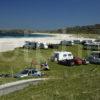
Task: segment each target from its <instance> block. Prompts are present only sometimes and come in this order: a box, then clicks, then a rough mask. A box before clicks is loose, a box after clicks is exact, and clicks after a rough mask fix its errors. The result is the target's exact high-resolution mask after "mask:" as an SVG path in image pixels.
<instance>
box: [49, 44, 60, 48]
mask: <svg viewBox="0 0 100 100" xmlns="http://www.w3.org/2000/svg"><path fill="white" fill-rule="evenodd" d="M48 48H51V49H58V48H59V44H49V45H48Z"/></svg>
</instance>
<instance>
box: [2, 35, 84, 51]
mask: <svg viewBox="0 0 100 100" xmlns="http://www.w3.org/2000/svg"><path fill="white" fill-rule="evenodd" d="M37 34H39V33H37ZM40 34H44V33H40ZM47 34H48V33H47ZM49 35H50V34H49ZM51 35H53V37H41V38H40V37H39V38H34V37H31V38H24V37H23V38H0V52H5V51H9V50H14V48H16V47H22V46H23V44H25V41H35V42H45V43H55V44H56V43H60V41H62V40H75V39H80V40H83V39H85V38H83V37H81V38H79V37H75V36H72V35H69V34H51Z"/></svg>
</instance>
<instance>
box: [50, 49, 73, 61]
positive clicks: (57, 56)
mask: <svg viewBox="0 0 100 100" xmlns="http://www.w3.org/2000/svg"><path fill="white" fill-rule="evenodd" d="M73 58H74V57H73V54H72V53H71V52H67V51H56V52H54V53H53V56H52V57H51V60H52V61H62V60H66V59H67V60H71V59H73Z"/></svg>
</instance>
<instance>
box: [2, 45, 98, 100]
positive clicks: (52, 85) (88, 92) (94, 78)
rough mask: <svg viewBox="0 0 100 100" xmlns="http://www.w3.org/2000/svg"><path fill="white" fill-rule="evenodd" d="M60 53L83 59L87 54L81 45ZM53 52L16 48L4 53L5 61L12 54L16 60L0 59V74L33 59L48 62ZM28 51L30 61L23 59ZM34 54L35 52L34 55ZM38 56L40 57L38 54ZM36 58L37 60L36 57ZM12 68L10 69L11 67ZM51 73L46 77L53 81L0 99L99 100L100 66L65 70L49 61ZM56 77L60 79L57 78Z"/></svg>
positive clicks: (21, 66) (64, 48)
mask: <svg viewBox="0 0 100 100" xmlns="http://www.w3.org/2000/svg"><path fill="white" fill-rule="evenodd" d="M59 50H67V51H72V52H73V54H74V55H76V56H77V55H78V56H80V57H85V56H86V55H88V53H89V52H90V51H88V52H87V51H84V50H82V47H81V46H73V47H67V48H66V47H60V48H59ZM53 51H54V50H50V49H49V50H41V51H39V50H38V51H35V50H34V51H33V50H29V51H27V50H23V49H16V50H15V51H13V52H7V53H4V54H3V55H5V56H6V57H7V58H11V57H13V55H14V52H17V53H16V54H17V57H16V58H15V59H14V60H13V61H10V62H9V61H8V62H7V61H2V60H1V59H0V66H2V67H0V72H11V69H12V68H13V70H14V73H15V72H17V71H19V70H21V69H22V68H24V67H25V66H27V65H29V64H30V62H31V60H32V59H36V58H37V60H38V61H42V60H45V59H48V58H49V57H50V55H51V54H52V52H53ZM27 52H28V57H27V56H26V58H28V61H29V62H25V61H24V60H23V59H24V58H25V57H24V54H25V53H27ZM36 52H37V53H36ZM39 54H41V56H40V55H39ZM36 55H38V57H37V56H36ZM11 66H13V67H12V68H11ZM49 66H50V68H51V70H50V71H49V72H47V74H48V75H49V77H55V78H56V80H50V81H47V82H42V83H40V84H39V85H37V86H32V85H30V86H29V87H27V88H25V89H24V90H20V91H17V92H15V93H12V94H9V95H6V96H2V97H0V100H18V99H19V100H99V99H100V85H99V84H100V67H99V65H91V64H90V65H81V66H75V67H66V66H63V65H58V64H57V63H55V62H49ZM58 78H59V79H58ZM12 80H15V79H8V80H6V79H4V80H2V79H0V81H1V82H3V83H4V82H5V81H12Z"/></svg>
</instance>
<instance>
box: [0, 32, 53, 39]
mask: <svg viewBox="0 0 100 100" xmlns="http://www.w3.org/2000/svg"><path fill="white" fill-rule="evenodd" d="M39 37H40V38H42V37H43V38H44V37H52V35H49V34H45V33H44V34H43V33H42V34H41V33H33V34H24V33H8V34H7V33H6V34H5V33H0V38H39Z"/></svg>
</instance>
